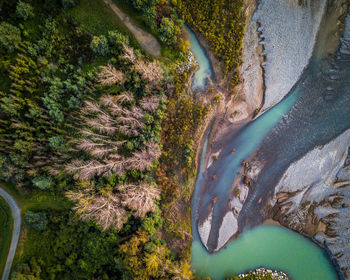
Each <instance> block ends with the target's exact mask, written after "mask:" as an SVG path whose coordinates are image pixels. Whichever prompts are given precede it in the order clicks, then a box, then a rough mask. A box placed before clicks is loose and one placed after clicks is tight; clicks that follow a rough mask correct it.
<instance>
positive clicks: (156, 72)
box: [135, 60, 164, 85]
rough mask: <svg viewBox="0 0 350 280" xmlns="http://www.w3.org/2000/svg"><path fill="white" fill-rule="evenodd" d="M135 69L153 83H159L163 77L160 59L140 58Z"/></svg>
mask: <svg viewBox="0 0 350 280" xmlns="http://www.w3.org/2000/svg"><path fill="white" fill-rule="evenodd" d="M135 69H136V71H137V72H139V73H140V74H141V76H142V78H143V79H145V80H146V81H148V82H150V83H151V85H155V84H158V83H159V82H160V81H161V80H162V79H163V75H164V71H163V69H162V68H161V67H160V64H159V61H156V60H155V61H153V62H145V61H144V60H139V61H137V62H136V63H135Z"/></svg>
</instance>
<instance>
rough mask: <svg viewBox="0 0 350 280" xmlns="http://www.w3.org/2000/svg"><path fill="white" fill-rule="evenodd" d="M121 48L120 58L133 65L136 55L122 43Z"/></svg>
mask: <svg viewBox="0 0 350 280" xmlns="http://www.w3.org/2000/svg"><path fill="white" fill-rule="evenodd" d="M123 48H124V54H123V55H122V56H121V57H122V58H124V59H126V60H129V61H130V62H132V63H135V61H136V55H135V53H134V49H133V48H131V47H129V46H128V45H127V44H124V43H123Z"/></svg>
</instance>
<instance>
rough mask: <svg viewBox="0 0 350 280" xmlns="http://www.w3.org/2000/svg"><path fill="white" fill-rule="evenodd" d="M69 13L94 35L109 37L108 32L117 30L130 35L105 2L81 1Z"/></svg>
mask: <svg viewBox="0 0 350 280" xmlns="http://www.w3.org/2000/svg"><path fill="white" fill-rule="evenodd" d="M67 13H68V14H69V15H70V16H72V18H74V19H75V20H76V21H78V22H80V23H81V24H82V26H83V28H84V29H85V30H86V31H88V32H89V33H91V34H93V35H100V34H104V35H107V33H108V31H110V30H115V29H118V30H119V31H121V32H123V33H127V34H130V33H129V31H128V29H127V28H126V27H125V25H124V24H123V23H122V22H121V21H120V20H119V18H118V17H117V16H115V14H114V13H113V11H112V10H111V9H110V8H109V7H108V6H107V5H106V4H105V3H104V2H103V0H80V1H79V4H78V5H77V6H75V7H74V8H73V9H70V10H68V11H67Z"/></svg>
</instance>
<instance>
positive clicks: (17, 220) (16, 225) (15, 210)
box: [0, 188, 21, 280]
mask: <svg viewBox="0 0 350 280" xmlns="http://www.w3.org/2000/svg"><path fill="white" fill-rule="evenodd" d="M0 196H2V197H3V198H4V199H5V201H6V202H7V203H8V205H9V206H10V208H11V212H12V215H13V231H12V240H11V245H10V250H9V253H8V256H7V261H6V264H5V267H4V271H3V274H2V278H1V280H7V279H8V278H9V275H10V271H11V266H12V262H13V258H14V257H15V253H16V249H17V243H18V239H19V234H20V232H21V212H20V210H19V207H18V205H17V203H16V201H15V200H14V199H13V198H12V196H11V195H9V194H8V193H7V192H6V191H5V190H4V189H2V188H0Z"/></svg>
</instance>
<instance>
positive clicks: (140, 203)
mask: <svg viewBox="0 0 350 280" xmlns="http://www.w3.org/2000/svg"><path fill="white" fill-rule="evenodd" d="M121 189H122V190H124V193H122V195H121V197H122V204H123V205H124V206H126V207H128V208H130V209H131V210H133V211H134V214H135V215H136V216H138V217H142V218H143V217H145V216H146V214H147V213H148V212H154V211H155V210H156V208H157V205H156V202H155V200H156V199H159V197H160V190H159V189H157V188H156V187H155V186H154V185H148V184H145V183H141V182H139V184H138V185H132V184H129V185H122V186H121Z"/></svg>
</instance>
